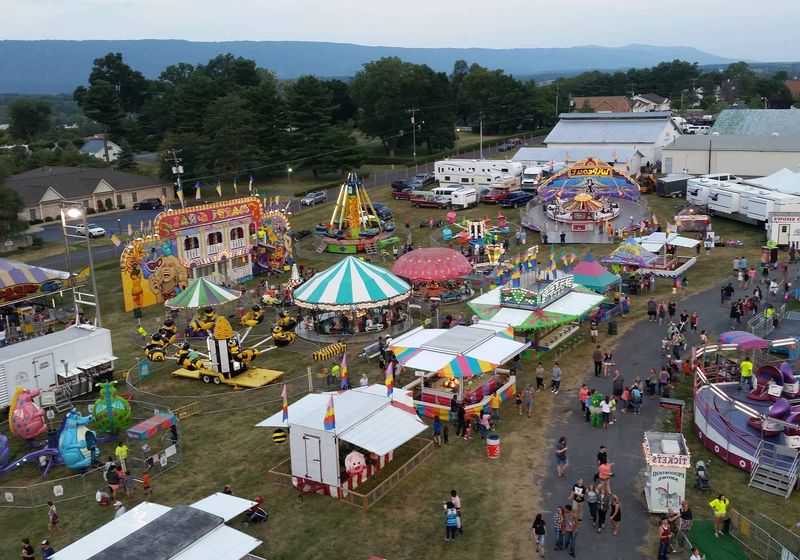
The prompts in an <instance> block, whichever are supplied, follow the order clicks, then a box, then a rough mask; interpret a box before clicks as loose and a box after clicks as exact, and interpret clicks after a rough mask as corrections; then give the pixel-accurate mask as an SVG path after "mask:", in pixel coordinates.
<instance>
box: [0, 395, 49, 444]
mask: <svg viewBox="0 0 800 560" xmlns="http://www.w3.org/2000/svg"><path fill="white" fill-rule="evenodd" d="M38 396H39V389H23V388H22V387H17V391H16V392H15V393H14V396H13V397H12V398H11V408H10V409H9V413H8V423H9V424H10V425H11V431H12V432H13V433H14V434H15V435H17V436H18V437H21V438H22V439H33V438H35V437H36V436H38V435H40V434H43V433H45V432H46V431H47V424H46V423H45V419H44V411H43V410H42V409H41V408H39V406H38V405H37V404H36V403H35V402H33V399H34V398H35V397H38Z"/></svg>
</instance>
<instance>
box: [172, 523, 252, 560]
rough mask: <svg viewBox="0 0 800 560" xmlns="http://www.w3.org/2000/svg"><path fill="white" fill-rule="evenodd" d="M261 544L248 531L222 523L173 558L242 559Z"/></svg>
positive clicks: (186, 559) (204, 559)
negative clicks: (238, 529) (244, 531)
mask: <svg viewBox="0 0 800 560" xmlns="http://www.w3.org/2000/svg"><path fill="white" fill-rule="evenodd" d="M260 544H261V541H260V540H258V539H256V538H254V537H251V536H250V535H248V534H247V533H242V532H241V531H237V530H236V529H232V528H231V527H228V526H227V525H220V526H219V527H217V528H216V529H214V530H213V531H211V532H210V533H208V534H207V535H206V536H205V537H203V538H202V539H200V540H199V541H197V542H196V543H194V544H193V545H191V546H190V547H188V548H186V549H185V550H183V551H182V552H181V553H179V554H177V555H176V556H173V557H172V560H241V559H242V558H246V557H247V555H248V554H250V552H251V551H252V550H253V549H255V548H256V547H258V545H260Z"/></svg>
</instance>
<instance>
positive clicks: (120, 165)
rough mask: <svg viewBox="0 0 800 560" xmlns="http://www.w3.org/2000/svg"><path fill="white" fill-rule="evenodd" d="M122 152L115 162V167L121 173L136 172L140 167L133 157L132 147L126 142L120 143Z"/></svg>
mask: <svg viewBox="0 0 800 560" xmlns="http://www.w3.org/2000/svg"><path fill="white" fill-rule="evenodd" d="M119 147H120V148H121V149H120V152H119V155H117V160H116V161H115V162H114V167H116V168H117V169H119V170H120V171H136V170H137V169H138V166H137V165H136V160H135V159H134V157H133V155H134V154H133V149H132V148H131V145H130V144H128V143H127V142H125V141H122V142H120V146H119Z"/></svg>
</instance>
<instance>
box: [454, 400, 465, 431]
mask: <svg viewBox="0 0 800 560" xmlns="http://www.w3.org/2000/svg"><path fill="white" fill-rule="evenodd" d="M456 420H457V429H456V437H461V436H464V435H466V432H467V411H466V410H465V409H464V404H463V403H459V404H458V409H456Z"/></svg>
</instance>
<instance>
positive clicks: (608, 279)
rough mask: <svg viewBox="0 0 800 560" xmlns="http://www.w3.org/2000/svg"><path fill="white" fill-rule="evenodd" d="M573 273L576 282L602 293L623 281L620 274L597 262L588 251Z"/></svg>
mask: <svg viewBox="0 0 800 560" xmlns="http://www.w3.org/2000/svg"><path fill="white" fill-rule="evenodd" d="M572 274H573V276H574V280H575V283H576V284H580V285H581V286H584V287H586V288H589V289H590V290H595V291H596V292H600V293H602V292H605V291H606V290H608V288H609V287H611V286H613V285H614V284H619V283H620V282H621V281H622V278H620V276H619V275H618V274H613V273H611V272H609V271H608V269H606V267H604V266H603V265H602V264H600V263H599V262H597V260H596V259H595V258H594V255H592V254H591V253H586V254H585V255H584V256H583V258H582V259H581V260H580V261H579V262H578V264H576V265H575V267H574V268H573V270H572Z"/></svg>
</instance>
